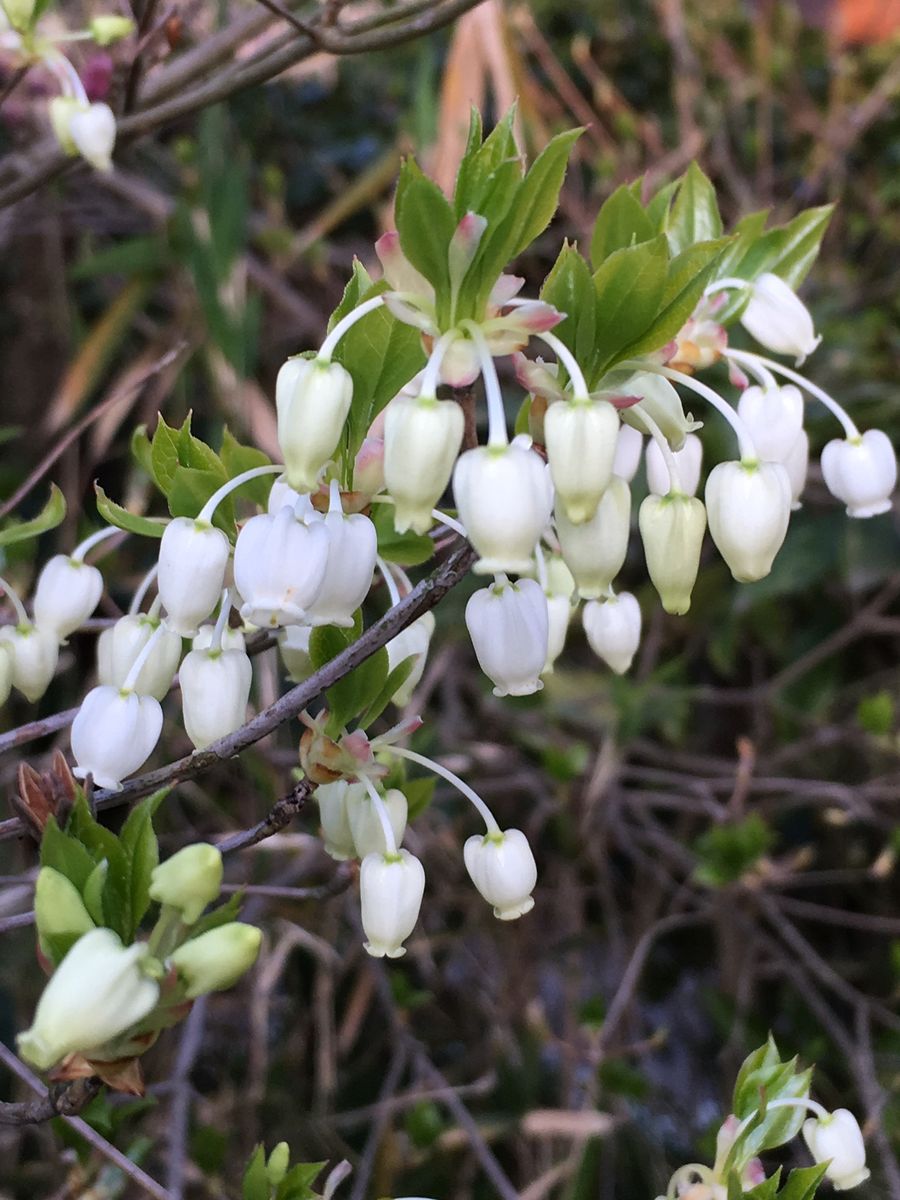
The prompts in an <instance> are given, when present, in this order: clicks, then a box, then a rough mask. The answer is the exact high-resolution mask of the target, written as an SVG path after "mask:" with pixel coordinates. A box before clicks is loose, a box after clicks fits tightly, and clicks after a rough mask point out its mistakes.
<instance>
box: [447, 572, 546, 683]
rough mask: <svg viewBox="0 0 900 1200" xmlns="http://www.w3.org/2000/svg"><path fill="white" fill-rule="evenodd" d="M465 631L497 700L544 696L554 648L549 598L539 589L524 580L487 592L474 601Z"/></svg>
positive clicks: (498, 585) (482, 591)
mask: <svg viewBox="0 0 900 1200" xmlns="http://www.w3.org/2000/svg"><path fill="white" fill-rule="evenodd" d="M466 625H467V627H468V630H469V636H470V637H471V639H472V645H473V646H474V647H475V655H476V657H477V659H478V663H479V666H480V667H481V669H482V671H484V673H485V675H487V676H488V678H489V679H491V680H492V681H493V683H494V695H495V696H530V695H531V693H532V692H538V691H540V689H541V688H542V687H543V684H542V683H541V680H540V675H541V671H543V669H544V663H545V662H546V661H547V648H548V644H549V617H548V614H547V597H546V596H545V595H544V592H543V589H542V588H541V586H540V584H538V583H535V581H534V580H533V579H520V580H519V581H518V583H509V582H508V581H503V582H498V583H495V584H493V585H491V587H486V588H482V589H481V590H480V591H478V592H475V593H474V594H473V595H472V596H471V597H470V598H469V602H468V604H467V605H466Z"/></svg>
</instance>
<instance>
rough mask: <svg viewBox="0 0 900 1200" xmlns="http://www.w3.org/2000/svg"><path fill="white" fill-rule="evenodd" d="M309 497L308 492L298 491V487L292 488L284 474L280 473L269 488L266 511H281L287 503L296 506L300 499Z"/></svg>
mask: <svg viewBox="0 0 900 1200" xmlns="http://www.w3.org/2000/svg"><path fill="white" fill-rule="evenodd" d="M303 497H307V498H308V496H307V493H306V492H302V493H301V492H298V491H297V489H296V488H292V487H291V485H290V484H289V483H288V481H287V478H286V477H285V476H284V475H279V476H278V478H277V479H276V480H275V482H274V483H273V484H272V486H271V488H270V489H269V499H268V501H267V503H266V512H269V513H271V514H272V515H273V516H274V515H275V513H277V512H280V511H281V509H282V508H284V506H285V505H288V506H289V507H290V508H294V507H295V506H296V504H297V502H298V501H299V500H301V499H302V498H303Z"/></svg>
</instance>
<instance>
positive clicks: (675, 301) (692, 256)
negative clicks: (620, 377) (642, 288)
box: [621, 238, 730, 358]
mask: <svg viewBox="0 0 900 1200" xmlns="http://www.w3.org/2000/svg"><path fill="white" fill-rule="evenodd" d="M729 241H730V239H729V238H720V239H719V240H718V241H715V242H701V243H699V244H698V245H696V246H692V247H691V248H690V249H689V250H683V251H682V252H681V254H678V255H676V257H675V258H673V259H672V260H671V262H670V263H669V272H668V277H667V279H666V284H665V288H664V289H663V294H662V300H661V301H660V306H659V312H658V313H657V315H656V318H655V320H654V321H653V323H652V325H651V326H650V328H649V329H647V330H646V331H645V332H644V333H643V334H642V335H641V336H640V338H638V340H637V341H636V342H634V343H632V344H631V345H630V346H627V347H626V348H625V350H624V351H623V354H622V355H621V357H622V358H625V357H627V358H634V357H636V356H637V355H640V354H650V353H651V352H652V351H653V350H658V349H659V348H660V347H661V346H664V345H665V344H666V342H669V341H671V340H672V338H673V337H675V336H676V334H677V333H678V331H679V330H680V329H681V327H682V325H683V324H684V323H685V321H686V320H687V319H688V317H689V316H690V315H691V313H692V312H693V311H694V309H695V308H696V307H697V303H698V301H699V300H700V297H701V296H702V295H703V289H704V288H705V287H706V285H707V283H709V281H710V279H711V278H712V275H713V272H714V271H715V269H716V263H717V260H718V257H719V255H720V254H721V253H722V251H723V250H724V249H725V247H726V246H727V245H728V243H729Z"/></svg>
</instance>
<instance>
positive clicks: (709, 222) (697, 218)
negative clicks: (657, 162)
mask: <svg viewBox="0 0 900 1200" xmlns="http://www.w3.org/2000/svg"><path fill="white" fill-rule="evenodd" d="M666 234H667V236H668V239H669V248H670V249H671V251H672V253H673V254H680V253H681V251H682V250H687V249H688V248H689V247H691V246H694V245H696V244H697V242H711V241H714V240H715V239H716V238H719V237H721V236H722V218H721V216H720V215H719V202H718V200H717V199H716V189H715V188H714V187H713V185H712V184H711V183H710V181H709V180H708V179H707V177H706V176H705V175H704V174H703V172H702V171H701V170H700V168H699V167H698V166H697V164H696V163H695V162H692V163H691V165H690V166H689V167H688V169H687V171H685V173H684V176H683V177H682V180H681V185H680V186H679V188H678V192H677V194H676V196H675V202H674V204H673V205H672V208H671V210H670V211H669V217H668V221H667V223H666Z"/></svg>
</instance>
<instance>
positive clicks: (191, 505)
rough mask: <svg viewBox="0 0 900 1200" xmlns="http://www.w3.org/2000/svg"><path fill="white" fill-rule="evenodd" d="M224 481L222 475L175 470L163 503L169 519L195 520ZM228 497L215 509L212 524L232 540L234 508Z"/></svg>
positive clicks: (190, 468) (210, 472)
mask: <svg viewBox="0 0 900 1200" xmlns="http://www.w3.org/2000/svg"><path fill="white" fill-rule="evenodd" d="M225 482H226V477H225V472H224V470H221V471H201V470H198V469H197V468H196V467H181V466H179V467H176V468H175V474H174V476H173V478H172V486H171V487H170V488H169V494H168V496H167V500H168V503H169V512H170V513H171V514H172V516H173V517H196V516H197V515H198V513H199V512H200V510H201V509H202V508H203V506H204V504H205V503H206V502H207V500H208V499H209V498H210V496H212V494H213V492H216V491H218V489H219V488H220V487H221V486H222V484H223V483H225ZM230 501H231V497H230V496H229V497H228V498H227V499H225V500H223V501H222V503H221V504H220V505H219V506H218V507H217V508H216V512H215V516H214V517H213V524H214V525H217V526H218V527H219V528H220V529H222V530H224V532H225V533H227V534H228V535H229V537H231V538H232V539H233V538H234V534H235V524H234V505H233V503H230Z"/></svg>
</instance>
